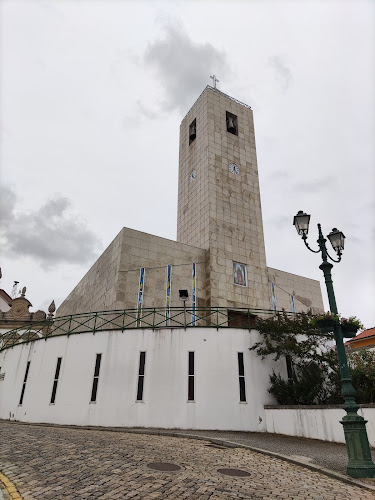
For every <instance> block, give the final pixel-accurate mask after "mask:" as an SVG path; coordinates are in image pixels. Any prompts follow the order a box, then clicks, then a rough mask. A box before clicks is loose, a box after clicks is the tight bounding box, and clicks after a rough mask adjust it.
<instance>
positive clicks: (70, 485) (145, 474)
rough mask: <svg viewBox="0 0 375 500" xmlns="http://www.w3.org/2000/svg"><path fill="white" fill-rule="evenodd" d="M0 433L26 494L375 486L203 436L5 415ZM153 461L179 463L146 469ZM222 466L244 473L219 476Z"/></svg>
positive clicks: (338, 494)
mask: <svg viewBox="0 0 375 500" xmlns="http://www.w3.org/2000/svg"><path fill="white" fill-rule="evenodd" d="M0 435H1V443H2V444H1V450H0V470H1V471H2V472H3V473H4V474H5V475H6V476H7V477H8V478H9V479H10V480H11V481H12V482H13V483H14V484H15V486H16V487H17V488H18V490H19V492H20V493H21V495H22V496H23V498H24V499H25V500H32V499H54V500H55V499H56V500H61V499H66V500H73V499H78V500H81V499H82V500H83V499H86V498H88V499H94V498H98V499H99V498H101V499H116V500H118V499H127V498H129V499H133V500H140V499H142V500H151V499H157V498H158V499H163V500H164V499H174V500H177V499H191V500H193V499H199V500H206V499H210V500H218V499H222V500H230V499H283V498H294V499H315V500H331V499H340V500H341V499H349V498H350V499H361V500H362V499H363V500H367V499H372V500H375V493H372V492H370V491H367V490H364V489H361V488H359V487H357V486H354V485H349V484H345V483H343V482H341V481H338V480H336V479H332V478H329V477H328V476H325V475H322V474H320V473H318V472H314V471H310V470H307V469H304V468H303V467H300V466H297V465H293V464H290V463H287V462H285V461H281V460H279V459H276V458H272V457H269V456H266V455H262V454H258V453H255V452H252V451H249V450H246V449H242V448H218V447H213V446H212V445H209V443H208V442H206V441H198V440H190V439H183V438H178V437H168V436H157V435H146V434H134V433H125V432H124V433H123V432H108V431H103V430H81V429H75V428H60V427H48V426H33V425H21V424H15V423H6V422H1V423H0ZM154 462H167V463H172V464H176V465H179V466H180V467H181V470H179V471H176V472H159V471H155V470H151V469H149V468H148V467H147V464H149V463H154ZM222 468H231V469H240V470H242V471H247V472H248V473H249V474H250V475H249V476H247V477H231V476H225V475H222V474H220V473H219V472H218V469H222Z"/></svg>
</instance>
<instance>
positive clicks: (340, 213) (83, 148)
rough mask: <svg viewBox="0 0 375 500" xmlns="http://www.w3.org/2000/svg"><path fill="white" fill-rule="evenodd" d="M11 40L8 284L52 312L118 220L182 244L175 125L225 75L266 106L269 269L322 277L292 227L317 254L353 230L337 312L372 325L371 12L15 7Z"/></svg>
mask: <svg viewBox="0 0 375 500" xmlns="http://www.w3.org/2000/svg"><path fill="white" fill-rule="evenodd" d="M0 45H1V102H0V105H1V112H0V117H1V197H0V200H1V207H0V208H1V212H0V215H1V226H2V233H1V267H2V272H3V278H2V281H1V285H0V286H1V288H4V289H5V290H6V291H7V292H8V293H10V292H11V289H12V285H13V281H14V280H17V281H19V282H20V287H22V286H24V285H26V286H27V297H28V298H29V300H30V301H31V302H32V304H33V310H37V309H38V308H42V309H44V310H46V308H47V307H48V305H49V303H50V302H51V300H52V299H55V301H56V304H57V305H59V304H60V303H61V301H62V300H63V299H64V298H65V297H66V296H67V294H68V293H69V292H70V291H71V290H72V289H73V287H74V286H75V285H76V284H77V283H78V281H79V280H80V279H81V278H82V276H83V275H84V274H85V273H86V271H87V270H88V269H89V267H90V266H91V265H92V264H93V262H94V261H95V260H96V258H97V257H98V256H99V255H100V253H101V252H102V251H103V250H104V249H105V248H106V247H107V246H108V244H109V243H110V242H111V241H112V239H113V238H114V237H115V236H116V235H117V233H118V232H119V231H120V230H121V228H122V227H124V226H125V227H130V228H133V229H138V230H140V231H145V232H147V233H151V234H155V235H158V236H162V237H165V238H170V239H175V238H176V220H177V176H178V138H179V125H180V122H181V120H182V118H183V117H184V115H185V114H186V112H187V111H188V109H189V108H190V107H191V105H192V104H193V103H194V101H195V100H196V99H197V97H198V96H199V94H200V93H201V92H202V91H203V89H204V88H205V86H206V85H207V84H210V83H211V80H210V78H209V76H210V75H212V74H213V73H215V74H216V75H217V77H218V79H219V80H220V83H219V84H218V88H219V89H220V90H221V91H223V92H225V93H227V94H229V95H231V96H233V97H235V98H237V99H239V100H240V101H243V102H245V103H247V104H249V105H251V107H252V108H253V111H254V121H255V134H256V142H257V153H258V163H259V176H260V183H261V185H260V187H261V197H262V208H263V220H264V230H265V239H266V252H267V264H268V265H269V266H270V267H274V268H277V269H281V270H285V271H289V272H293V273H295V274H300V275H303V276H307V277H310V278H314V279H319V280H321V277H322V276H321V271H320V269H319V268H318V266H319V264H320V258H319V256H317V255H314V254H312V253H310V252H308V251H307V249H306V248H305V247H304V245H303V243H302V241H301V240H300V239H299V237H298V236H297V233H296V232H295V229H294V227H293V225H292V221H293V216H294V215H295V213H296V212H297V211H298V210H304V211H306V212H308V213H311V216H312V217H311V228H310V243H311V245H314V243H315V240H316V239H317V229H316V224H317V223H318V222H321V224H322V226H323V230H324V232H325V234H328V232H329V231H330V230H331V229H332V228H333V227H337V228H339V229H341V230H342V231H343V232H344V234H345V236H346V248H345V251H344V255H343V260H342V262H341V263H340V264H338V265H336V266H335V267H334V268H333V278H334V285H335V291H336V296H337V302H338V307H339V310H340V312H341V313H342V314H343V315H344V316H349V315H356V316H358V317H359V318H360V319H361V320H362V321H363V322H364V323H365V326H366V327H367V328H370V327H373V326H375V310H374V302H375V300H374V299H375V257H374V255H375V249H374V243H375V229H374V214H375V196H374V192H375V189H374V188H375V178H374V159H375V151H374V137H375V103H374V89H375V77H374V75H375V71H374V65H375V50H374V47H375V2H373V1H371V0H369V1H364V0H363V1H361V0H355V1H337V2H331V1H328V0H327V1H314V2H304V1H300V2H296V1H294V2H286V1H285V2H284V1H278V2H271V1H268V2H267V1H262V2H260V1H259V2H256V1H247V2H245V1H242V2H241V1H238V2H236V1H233V0H231V1H229V0H228V1H207V2H204V1H199V2H198V1H181V2H164V3H163V2H154V1H152V2H151V1H150V2H147V1H137V2H130V1H121V0H117V1H111V0H105V1H104V0H103V1H100V0H96V1H94V0H93V1H78V0H75V1H63V0H60V1H59V0H56V1H53V0H49V1H47V2H39V1H25V2H22V1H20V0H13V1H4V0H3V1H2V3H1V41H0ZM315 246H316V244H315ZM332 253H333V252H332ZM321 284H322V292H323V297H324V300H325V304H326V309H328V305H327V301H326V291H325V286H324V282H323V281H322V280H321Z"/></svg>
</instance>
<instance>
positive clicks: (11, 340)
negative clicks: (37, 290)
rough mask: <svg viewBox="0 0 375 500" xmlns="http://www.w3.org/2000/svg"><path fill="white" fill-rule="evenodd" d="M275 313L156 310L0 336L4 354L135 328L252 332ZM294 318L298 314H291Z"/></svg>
mask: <svg viewBox="0 0 375 500" xmlns="http://www.w3.org/2000/svg"><path fill="white" fill-rule="evenodd" d="M280 312H281V311H280ZM275 314H276V313H275V311H274V310H268V309H246V308H232V309H228V308H226V307H196V308H195V309H193V308H191V307H171V308H165V307H153V308H143V309H140V310H138V309H123V310H118V311H101V312H89V313H80V314H72V315H69V316H60V317H57V318H54V319H50V320H49V319H46V320H44V321H41V322H33V323H30V324H28V325H25V326H21V327H19V328H15V329H13V330H10V331H8V332H6V333H4V334H2V335H1V336H0V351H2V350H4V349H7V348H9V347H13V346H14V345H16V344H20V343H24V342H30V341H32V340H40V339H47V338H49V337H57V336H60V335H68V336H69V335H74V334H80V333H87V332H91V333H96V332H101V331H108V330H121V331H124V330H129V329H134V328H148V329H152V330H158V329H161V328H195V327H201V328H202V327H203V328H216V329H219V328H243V329H246V330H252V329H253V328H254V327H255V321H256V318H257V317H258V316H259V317H267V316H274V315H275ZM287 314H290V315H293V314H294V313H287Z"/></svg>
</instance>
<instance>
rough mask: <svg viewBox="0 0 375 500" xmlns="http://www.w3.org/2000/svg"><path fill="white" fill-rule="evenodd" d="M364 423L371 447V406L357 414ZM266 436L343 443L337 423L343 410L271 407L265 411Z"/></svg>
mask: <svg viewBox="0 0 375 500" xmlns="http://www.w3.org/2000/svg"><path fill="white" fill-rule="evenodd" d="M358 414H359V415H361V416H362V417H363V418H364V419H365V420H368V423H367V425H366V429H367V435H368V438H369V442H370V446H372V447H375V405H369V406H367V407H366V406H365V405H364V406H361V408H360V409H359V411H358ZM265 415H266V432H271V433H277V434H285V435H287V436H299V437H306V438H311V439H321V440H323V441H334V442H336V443H345V437H344V430H343V426H342V424H340V420H342V418H343V417H344V415H346V412H345V410H343V409H342V408H336V407H323V406H316V407H314V406H299V407H298V406H294V407H291V406H286V407H283V406H272V407H266V408H265Z"/></svg>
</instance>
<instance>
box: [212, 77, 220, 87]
mask: <svg viewBox="0 0 375 500" xmlns="http://www.w3.org/2000/svg"><path fill="white" fill-rule="evenodd" d="M210 78H212V84H213V86H214V89H216V84H217V83H218V82H219V80H218V79H217V78H216V76H215V75H212V76H210Z"/></svg>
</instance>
